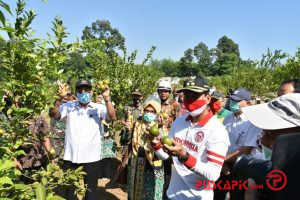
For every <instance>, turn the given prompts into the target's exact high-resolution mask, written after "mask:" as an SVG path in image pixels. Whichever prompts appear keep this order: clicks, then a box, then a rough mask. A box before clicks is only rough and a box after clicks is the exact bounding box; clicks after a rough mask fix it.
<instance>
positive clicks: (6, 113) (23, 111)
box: [0, 0, 84, 199]
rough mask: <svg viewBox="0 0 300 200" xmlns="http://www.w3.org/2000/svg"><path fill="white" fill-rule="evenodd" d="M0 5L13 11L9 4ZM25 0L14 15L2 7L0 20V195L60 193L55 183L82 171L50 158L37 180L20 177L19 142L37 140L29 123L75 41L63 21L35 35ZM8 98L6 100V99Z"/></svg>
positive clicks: (42, 109)
mask: <svg viewBox="0 0 300 200" xmlns="http://www.w3.org/2000/svg"><path fill="white" fill-rule="evenodd" d="M0 6H1V7H2V8H3V9H4V10H6V11H7V12H8V13H9V14H11V15H12V14H13V13H12V12H11V10H10V7H9V5H8V4H5V3H4V2H2V1H1V2H0ZM25 6H26V2H25V1H23V0H18V1H17V5H16V11H15V13H14V16H15V21H13V22H9V21H7V20H6V19H5V17H4V15H3V12H2V11H1V13H0V20H1V22H2V24H1V27H0V30H1V31H2V32H4V33H6V34H7V37H8V40H7V41H5V42H4V46H3V47H2V50H1V52H0V70H1V77H0V82H1V88H0V89H1V93H0V100H1V102H0V110H1V111H3V112H2V113H1V117H0V128H1V130H0V132H1V138H0V143H1V147H0V196H1V197H6V199H46V198H47V199H61V198H60V197H58V196H55V195H54V192H53V188H54V187H57V186H67V185H70V184H71V183H75V184H76V185H77V186H78V191H80V190H82V189H80V188H79V186H80V185H79V180H80V179H81V178H82V177H83V174H84V173H83V172H82V170H81V169H78V170H77V171H75V172H74V171H70V170H69V171H62V170H61V169H60V168H59V167H58V166H57V165H55V164H49V165H48V166H47V168H46V169H41V170H39V171H36V172H35V173H34V175H33V176H32V177H31V178H32V179H33V180H34V181H35V182H34V183H33V184H28V185H25V184H23V183H22V182H20V181H19V177H20V176H21V175H23V176H24V174H21V172H20V171H19V170H17V169H16V168H15V163H14V161H13V158H15V157H17V156H19V155H22V154H25V153H24V151H22V150H19V149H20V147H21V146H23V145H28V144H32V142H35V141H37V142H41V138H39V137H38V136H37V135H36V134H33V132H32V131H31V130H30V129H29V125H32V119H33V118H34V117H35V116H37V115H43V114H45V113H46V111H47V110H48V108H49V105H50V104H51V103H52V101H53V96H54V95H55V91H56V87H55V86H54V85H53V82H55V81H56V80H57V79H62V78H63V73H62V72H63V71H62V70H61V68H60V66H61V63H63V62H64V61H65V60H66V59H67V56H68V54H69V53H70V52H72V51H73V50H74V46H73V45H70V44H66V43H64V42H63V39H64V38H65V37H66V36H67V33H66V32H65V28H64V26H63V23H62V21H61V20H60V19H59V18H55V19H54V21H53V28H52V31H53V36H51V35H49V39H46V40H43V39H38V38H36V37H34V32H33V30H32V29H31V28H30V25H31V23H32V21H33V20H34V18H35V16H36V15H35V13H34V12H33V11H32V10H29V11H26V10H25ZM3 96H6V99H10V101H11V104H10V105H8V104H7V102H5V101H4V98H3Z"/></svg>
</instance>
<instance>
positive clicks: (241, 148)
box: [214, 88, 263, 200]
mask: <svg viewBox="0 0 300 200" xmlns="http://www.w3.org/2000/svg"><path fill="white" fill-rule="evenodd" d="M229 99H230V102H229V107H230V110H231V111H232V113H231V114H229V115H227V117H226V118H225V119H224V121H223V124H224V126H225V127H226V129H227V131H228V135H229V140H230V145H229V148H228V151H227V155H226V157H225V160H224V161H225V162H224V166H223V169H222V174H221V177H220V178H219V180H218V181H222V183H223V185H224V184H225V182H226V180H232V179H233V180H236V179H235V177H234V171H232V169H231V166H232V164H233V163H234V162H235V160H236V158H237V157H238V156H240V155H243V154H246V155H248V154H250V155H251V156H253V157H256V158H263V153H262V150H261V145H260V138H261V133H262V130H261V129H260V128H258V127H256V126H254V125H253V124H252V123H251V122H250V121H249V120H248V119H247V118H246V117H245V115H244V114H243V112H242V110H241V108H244V107H247V106H249V105H251V102H250V101H251V94H250V92H249V91H248V90H246V89H244V88H240V89H237V90H235V91H234V92H233V93H232V94H231V95H230V96H229ZM227 192H228V191H227V190H220V189H218V188H217V189H215V190H214V194H215V196H214V199H215V200H224V199H225V198H226V194H227ZM244 196H245V190H239V189H238V188H237V189H235V190H230V199H233V200H234V199H244Z"/></svg>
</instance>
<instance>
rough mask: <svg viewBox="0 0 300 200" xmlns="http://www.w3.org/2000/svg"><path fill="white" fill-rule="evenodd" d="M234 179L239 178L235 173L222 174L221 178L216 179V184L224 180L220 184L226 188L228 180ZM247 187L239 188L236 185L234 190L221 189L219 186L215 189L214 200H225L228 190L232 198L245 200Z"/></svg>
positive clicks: (231, 199) (233, 199)
mask: <svg viewBox="0 0 300 200" xmlns="http://www.w3.org/2000/svg"><path fill="white" fill-rule="evenodd" d="M232 180H237V181H238V179H237V178H236V176H234V175H233V174H230V175H224V174H221V176H220V178H219V179H218V180H217V181H216V184H217V183H218V182H219V181H222V183H221V184H220V186H221V187H222V188H224V185H225V184H226V181H229V182H231V181H232ZM245 191H246V190H245V189H243V188H242V189H241V190H239V188H238V187H235V189H234V190H223V189H222V190H220V189H219V188H218V187H217V188H216V189H214V200H225V199H226V194H227V192H229V194H230V200H244V199H245Z"/></svg>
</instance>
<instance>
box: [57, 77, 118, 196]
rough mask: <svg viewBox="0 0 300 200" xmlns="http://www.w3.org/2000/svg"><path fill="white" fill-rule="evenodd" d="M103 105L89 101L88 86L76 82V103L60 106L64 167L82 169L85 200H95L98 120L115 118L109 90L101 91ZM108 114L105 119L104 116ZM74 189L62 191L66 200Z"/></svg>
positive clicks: (98, 157)
mask: <svg viewBox="0 0 300 200" xmlns="http://www.w3.org/2000/svg"><path fill="white" fill-rule="evenodd" d="M102 95H103V98H104V101H105V105H101V104H96V103H93V102H92V101H91V96H92V85H91V83H90V82H89V81H87V80H79V81H77V83H76V96H77V98H78V101H75V102H68V103H65V104H63V105H61V106H60V108H59V112H60V116H61V120H65V122H66V136H65V150H64V168H65V169H76V168H78V167H80V166H83V170H84V171H85V173H86V176H85V178H84V183H85V184H86V185H87V191H86V193H85V199H86V200H96V199H97V183H98V173H99V172H98V170H99V168H98V167H99V160H100V153H101V135H100V127H101V121H102V119H110V120H113V119H115V116H116V115H115V110H114V108H113V105H112V103H111V102H110V97H109V88H107V89H106V90H105V92H103V94H102ZM107 115H108V116H107ZM74 192H75V191H74V188H73V187H72V186H71V187H69V188H68V189H67V191H66V198H67V199H73V198H76V196H75V195H74Z"/></svg>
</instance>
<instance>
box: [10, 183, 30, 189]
mask: <svg viewBox="0 0 300 200" xmlns="http://www.w3.org/2000/svg"><path fill="white" fill-rule="evenodd" d="M14 186H15V189H16V190H29V189H30V188H31V186H30V185H25V184H15V185H14Z"/></svg>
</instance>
